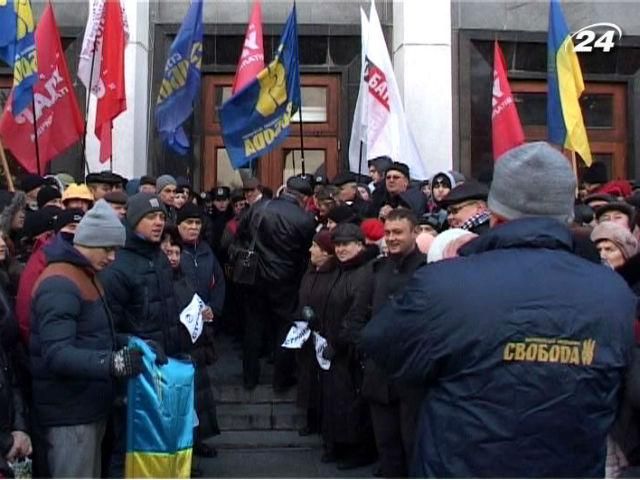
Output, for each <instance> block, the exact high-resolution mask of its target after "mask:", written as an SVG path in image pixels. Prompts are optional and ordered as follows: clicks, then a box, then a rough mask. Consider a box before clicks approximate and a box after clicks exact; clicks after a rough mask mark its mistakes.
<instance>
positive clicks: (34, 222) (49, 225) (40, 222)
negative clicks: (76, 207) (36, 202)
mask: <svg viewBox="0 0 640 480" xmlns="http://www.w3.org/2000/svg"><path fill="white" fill-rule="evenodd" d="M62 211H63V210H62V209H61V208H58V207H52V206H49V207H44V208H41V209H40V210H36V211H35V212H32V213H30V214H29V215H27V217H26V219H25V221H24V235H25V237H27V238H36V237H37V236H38V235H41V234H43V233H45V232H49V231H53V230H54V226H55V222H56V219H57V217H58V215H59V214H60V213H61V212H62Z"/></svg>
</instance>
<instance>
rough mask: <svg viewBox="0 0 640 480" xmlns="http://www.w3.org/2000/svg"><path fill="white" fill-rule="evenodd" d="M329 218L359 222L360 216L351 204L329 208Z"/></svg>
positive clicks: (339, 221) (342, 221) (340, 221)
mask: <svg viewBox="0 0 640 480" xmlns="http://www.w3.org/2000/svg"><path fill="white" fill-rule="evenodd" d="M327 218H328V219H329V220H333V221H334V222H336V223H345V222H351V223H354V222H355V223H357V222H358V217H357V216H356V214H355V213H354V212H353V210H352V209H351V207H350V206H349V205H338V206H337V207H333V208H332V209H331V210H329V213H327Z"/></svg>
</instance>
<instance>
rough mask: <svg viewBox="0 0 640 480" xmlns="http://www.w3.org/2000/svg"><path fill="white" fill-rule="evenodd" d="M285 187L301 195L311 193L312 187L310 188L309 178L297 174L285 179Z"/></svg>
mask: <svg viewBox="0 0 640 480" xmlns="http://www.w3.org/2000/svg"><path fill="white" fill-rule="evenodd" d="M287 188H288V189H289V190H293V191H294V192H298V193H300V194H302V195H307V196H311V195H313V188H311V184H310V183H309V180H307V179H306V178H302V177H299V176H295V177H289V179H288V180H287Z"/></svg>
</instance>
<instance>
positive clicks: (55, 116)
mask: <svg viewBox="0 0 640 480" xmlns="http://www.w3.org/2000/svg"><path fill="white" fill-rule="evenodd" d="M35 37H36V52H37V56H38V83H37V84H36V85H35V87H34V89H33V92H34V93H33V98H34V103H35V106H36V118H37V128H38V146H39V149H40V152H39V153H40V168H41V169H44V167H45V166H46V164H47V163H49V162H50V161H51V160H52V159H53V158H55V157H56V156H57V155H59V154H61V153H62V152H64V151H65V150H66V149H67V148H69V147H70V146H71V145H73V144H74V143H76V142H77V141H79V140H80V139H81V138H82V135H83V133H84V123H83V121H82V114H81V113H80V109H79V108H78V103H77V101H76V97H75V94H74V90H73V83H72V82H71V78H70V76H69V71H68V70H67V62H66V61H65V58H64V50H63V49H62V45H61V43H60V35H59V33H58V27H57V25H56V19H55V15H54V13H53V7H52V6H51V4H50V3H48V4H47V6H46V8H45V10H44V12H43V14H42V18H41V19H40V22H38V27H37V28H36V33H35ZM0 136H1V137H2V142H3V143H4V145H5V146H6V147H7V148H8V149H9V150H11V153H13V155H14V156H15V157H16V160H17V161H18V162H19V163H20V165H22V167H23V168H24V169H25V170H27V171H29V172H31V173H37V172H38V165H37V162H36V147H35V132H34V128H33V106H32V105H31V104H30V105H29V107H28V108H26V109H25V110H24V111H23V112H22V113H20V114H19V115H18V116H16V117H14V116H13V115H12V114H11V101H7V103H6V106H5V109H4V113H3V114H2V118H0Z"/></svg>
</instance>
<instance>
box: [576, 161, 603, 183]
mask: <svg viewBox="0 0 640 480" xmlns="http://www.w3.org/2000/svg"><path fill="white" fill-rule="evenodd" d="M582 181H583V182H585V183H607V182H608V181H609V174H608V173H607V166H606V165H605V164H604V163H602V162H593V163H592V164H591V166H590V167H589V168H588V169H587V171H586V172H584V175H583V176H582Z"/></svg>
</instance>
